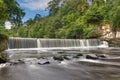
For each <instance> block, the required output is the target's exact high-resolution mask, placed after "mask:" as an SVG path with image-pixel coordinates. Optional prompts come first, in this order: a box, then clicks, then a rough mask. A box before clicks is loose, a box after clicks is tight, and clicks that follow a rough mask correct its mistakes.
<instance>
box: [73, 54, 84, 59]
mask: <svg viewBox="0 0 120 80" xmlns="http://www.w3.org/2000/svg"><path fill="white" fill-rule="evenodd" d="M81 56H83V54H81V53H80V54H77V55H75V56H73V58H80V57H81Z"/></svg>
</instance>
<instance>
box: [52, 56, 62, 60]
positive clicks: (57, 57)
mask: <svg viewBox="0 0 120 80" xmlns="http://www.w3.org/2000/svg"><path fill="white" fill-rule="evenodd" d="M53 59H54V60H58V61H63V60H64V58H63V57H62V56H54V57H53Z"/></svg>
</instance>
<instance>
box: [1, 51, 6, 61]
mask: <svg viewBox="0 0 120 80" xmlns="http://www.w3.org/2000/svg"><path fill="white" fill-rule="evenodd" d="M6 62H7V58H6V57H5V56H4V55H3V54H1V53H0V63H6Z"/></svg>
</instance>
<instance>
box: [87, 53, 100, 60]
mask: <svg viewBox="0 0 120 80" xmlns="http://www.w3.org/2000/svg"><path fill="white" fill-rule="evenodd" d="M86 59H94V60H95V59H98V57H97V56H96V55H95V54H87V55H86Z"/></svg>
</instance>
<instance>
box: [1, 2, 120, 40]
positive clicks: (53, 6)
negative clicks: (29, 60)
mask: <svg viewBox="0 0 120 80" xmlns="http://www.w3.org/2000/svg"><path fill="white" fill-rule="evenodd" d="M1 1H2V2H1V3H2V4H3V3H4V4H5V2H4V1H7V2H10V1H9V0H1ZM91 1H92V2H91V3H88V0H51V1H50V2H49V3H48V7H47V10H48V11H49V13H50V14H49V15H48V16H45V17H42V16H41V15H40V14H36V16H35V17H34V18H33V19H29V20H28V21H26V22H25V23H24V25H25V26H19V27H13V28H12V29H11V30H10V31H6V30H5V29H3V28H2V27H0V29H1V31H2V30H3V32H6V34H8V35H9V36H15V37H16V36H17V37H33V38H74V39H80V38H99V37H100V36H101V33H99V32H97V31H96V28H98V27H101V26H102V25H103V24H106V23H107V24H110V25H111V28H112V30H113V31H115V32H116V31H117V30H119V29H120V14H119V13H120V0H106V2H105V0H91ZM1 3H0V4H1ZM7 6H10V7H11V8H12V9H10V10H11V11H10V13H9V16H8V14H7V15H6V14H4V15H5V16H6V17H4V18H5V19H7V17H8V18H9V19H12V20H13V18H15V19H17V17H15V15H18V16H19V19H22V17H23V16H24V11H22V9H20V8H19V4H18V3H16V2H14V0H12V4H11V5H7ZM7 6H5V7H4V6H1V7H2V8H4V10H6V9H9V8H8V7H7ZM1 7H0V9H2V8H1ZM17 9H18V11H16V10H17ZM7 11H8V10H7ZM15 11H16V12H15ZM13 12H15V13H13ZM0 15H2V14H0ZM1 20H3V19H1ZM18 23H20V24H21V22H19V20H18Z"/></svg>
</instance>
